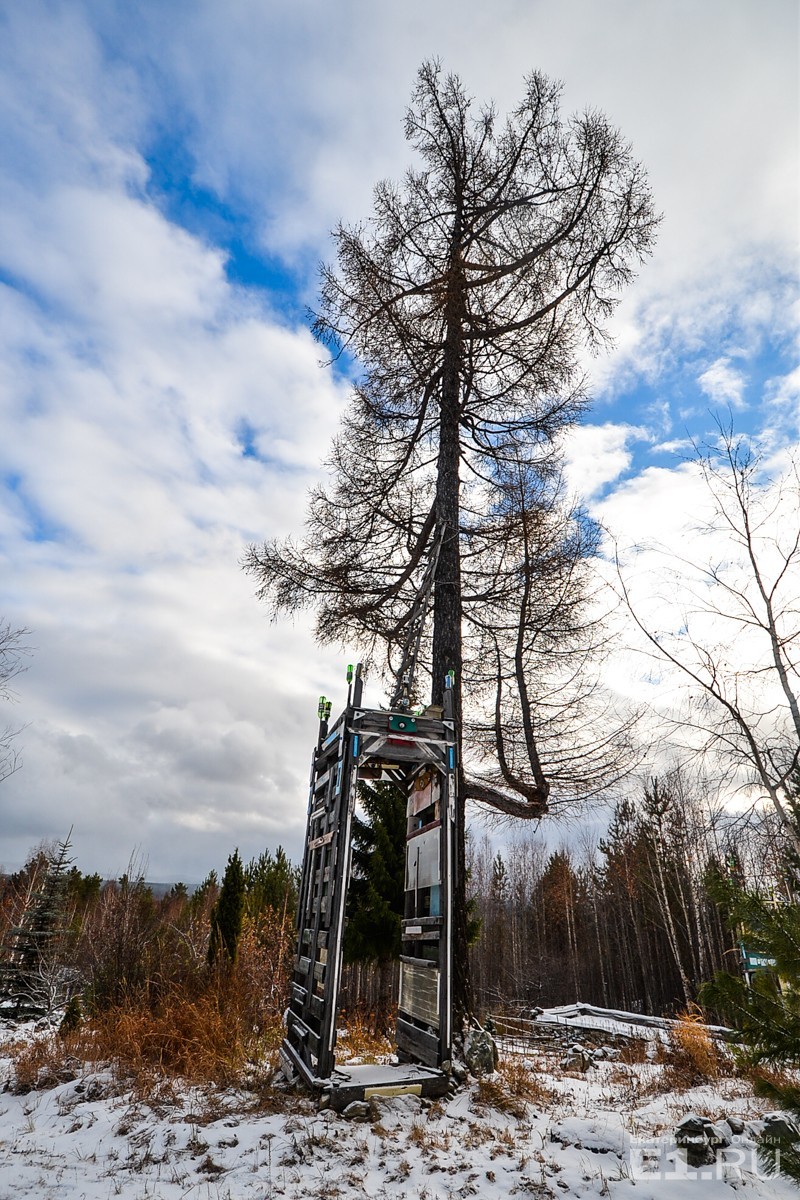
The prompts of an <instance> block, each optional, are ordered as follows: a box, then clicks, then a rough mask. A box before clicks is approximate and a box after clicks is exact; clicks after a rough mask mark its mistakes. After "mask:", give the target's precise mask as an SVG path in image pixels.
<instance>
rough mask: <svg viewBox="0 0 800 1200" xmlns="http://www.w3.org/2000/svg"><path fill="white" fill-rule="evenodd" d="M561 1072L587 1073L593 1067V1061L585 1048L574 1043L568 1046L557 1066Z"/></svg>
mask: <svg viewBox="0 0 800 1200" xmlns="http://www.w3.org/2000/svg"><path fill="white" fill-rule="evenodd" d="M559 1066H560V1067H561V1070H562V1071H584V1072H585V1071H588V1070H589V1067H591V1066H594V1059H593V1058H592V1055H591V1054H590V1053H589V1051H588V1050H587V1049H586V1048H585V1046H581V1045H579V1044H578V1043H576V1044H575V1045H574V1046H570V1048H569V1050H568V1051H567V1053H566V1054H565V1055H564V1057H563V1058H562V1059H561V1062H560V1064H559Z"/></svg>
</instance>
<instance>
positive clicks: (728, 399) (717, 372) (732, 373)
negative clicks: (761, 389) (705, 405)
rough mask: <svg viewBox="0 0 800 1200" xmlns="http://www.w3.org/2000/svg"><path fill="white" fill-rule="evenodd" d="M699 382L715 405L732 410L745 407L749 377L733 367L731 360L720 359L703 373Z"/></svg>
mask: <svg viewBox="0 0 800 1200" xmlns="http://www.w3.org/2000/svg"><path fill="white" fill-rule="evenodd" d="M698 382H699V384H700V387H701V388H702V389H703V391H704V392H705V393H706V395H707V396H709V397H710V398H711V400H712V401H713V402H714V403H715V404H723V405H724V404H727V405H729V406H730V407H731V408H744V407H745V399H744V389H745V386H746V384H747V377H746V376H745V374H744V372H742V371H737V370H736V369H735V368H734V367H732V366H731V360H730V359H729V358H727V357H726V358H718V359H717V360H716V361H715V362H713V363H712V364H711V366H710V367H708V368H707V369H706V370H705V371H703V373H702V375H700V377H699V379H698Z"/></svg>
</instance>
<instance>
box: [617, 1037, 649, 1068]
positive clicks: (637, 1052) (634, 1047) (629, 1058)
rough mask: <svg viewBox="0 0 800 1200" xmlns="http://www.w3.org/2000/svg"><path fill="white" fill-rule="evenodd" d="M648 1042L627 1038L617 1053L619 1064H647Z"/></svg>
mask: <svg viewBox="0 0 800 1200" xmlns="http://www.w3.org/2000/svg"><path fill="white" fill-rule="evenodd" d="M647 1048H648V1042H647V1040H646V1039H645V1038H628V1039H626V1041H625V1042H624V1044H623V1045H622V1046H620V1051H619V1062H621V1063H625V1064H626V1065H627V1066H634V1065H636V1064H638V1063H644V1062H647Z"/></svg>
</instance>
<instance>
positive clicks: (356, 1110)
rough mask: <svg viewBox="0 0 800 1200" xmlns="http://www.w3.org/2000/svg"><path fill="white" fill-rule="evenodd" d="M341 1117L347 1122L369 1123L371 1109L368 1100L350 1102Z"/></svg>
mask: <svg viewBox="0 0 800 1200" xmlns="http://www.w3.org/2000/svg"><path fill="white" fill-rule="evenodd" d="M342 1116H343V1117H344V1118H345V1119H346V1120H348V1121H371V1120H372V1109H371V1107H370V1103H369V1101H368V1100H351V1101H350V1103H349V1104H348V1105H347V1108H345V1109H344V1111H343V1112H342Z"/></svg>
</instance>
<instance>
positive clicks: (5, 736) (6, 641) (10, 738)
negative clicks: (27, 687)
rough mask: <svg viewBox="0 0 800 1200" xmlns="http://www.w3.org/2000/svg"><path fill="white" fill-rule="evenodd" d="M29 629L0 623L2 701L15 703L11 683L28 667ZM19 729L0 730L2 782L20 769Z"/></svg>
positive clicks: (8, 726) (6, 728)
mask: <svg viewBox="0 0 800 1200" xmlns="http://www.w3.org/2000/svg"><path fill="white" fill-rule="evenodd" d="M27 636H28V630H27V629H22V628H20V629H14V628H13V627H12V626H11V625H10V624H9V623H8V622H7V621H6V622H0V700H6V701H13V700H14V699H15V696H14V693H13V691H12V689H11V686H10V685H11V681H12V680H13V679H16V677H17V676H18V675H19V674H21V673H22V672H23V671H24V670H26V667H25V665H24V658H25V656H26V654H27V653H28V650H27V648H26V646H25V638H26V637H27ZM19 732H20V731H19V729H18V728H14V727H13V726H11V725H6V726H5V727H4V728H2V729H0V780H3V779H6V778H8V776H9V775H13V774H14V772H15V771H16V770H18V769H19V767H20V765H21V764H20V758H19V754H18V752H17V750H16V747H15V746H14V739H15V738H16V736H17V734H18V733H19Z"/></svg>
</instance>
